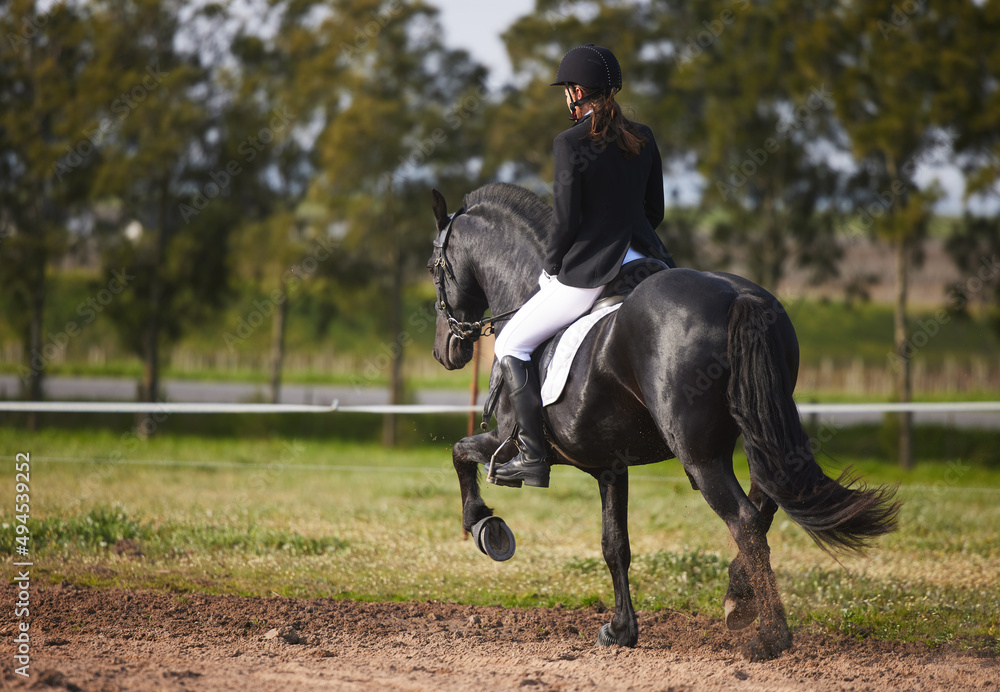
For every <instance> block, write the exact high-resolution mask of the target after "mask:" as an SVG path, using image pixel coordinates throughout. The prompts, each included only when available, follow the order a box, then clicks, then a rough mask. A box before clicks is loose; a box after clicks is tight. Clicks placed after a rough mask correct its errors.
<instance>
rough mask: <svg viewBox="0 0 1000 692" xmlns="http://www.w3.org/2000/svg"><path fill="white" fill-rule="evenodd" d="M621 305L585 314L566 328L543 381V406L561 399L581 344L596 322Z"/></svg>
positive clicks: (617, 304)
mask: <svg viewBox="0 0 1000 692" xmlns="http://www.w3.org/2000/svg"><path fill="white" fill-rule="evenodd" d="M621 306H622V303H616V304H614V305H610V306H608V307H606V308H602V309H601V310H598V311H597V312H595V313H593V314H590V315H584V316H583V317H581V318H580V319H578V320H577V321H576V322H574V323H573V324H571V325H570V326H569V327H568V328H567V329H566V332H565V333H564V334H563V335H562V338H561V339H560V340H559V343H558V344H556V352H555V353H554V354H553V356H552V362H551V363H549V369H548V370H547V372H546V375H545V382H544V383H542V406H548V405H549V404H554V403H555V402H556V401H558V400H559V397H561V396H562V393H563V388H564V387H565V386H566V380H567V378H568V377H569V369H570V367H572V365H573V359H574V358H575V357H576V352H577V350H578V349H579V348H580V344H582V343H583V340H584V338H585V337H586V336H587V334H588V333H589V332H590V330H591V329H592V328H593V326H594V325H595V324H597V323H598V322H600V321H601V319H602V318H604V317H605V316H606V315H609V314H611V313H612V312H614V311H615V310H617V309H618V308H620V307H621Z"/></svg>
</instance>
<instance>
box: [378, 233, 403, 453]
mask: <svg viewBox="0 0 1000 692" xmlns="http://www.w3.org/2000/svg"><path fill="white" fill-rule="evenodd" d="M390 254H391V257H390V262H391V265H390V268H389V276H390V277H391V278H390V284H389V293H390V296H389V333H390V334H392V335H393V341H392V345H391V346H390V353H389V357H390V369H389V404H390V405H393V406H395V405H397V404H401V403H403V339H402V336H401V335H402V333H403V277H402V273H403V267H402V261H401V258H400V251H399V244H398V243H393V244H392V248H391V250H390ZM382 443H383V444H385V445H387V446H393V445H395V444H396V416H395V414H391V413H390V414H388V415H386V416H385V418H384V419H383V428H382Z"/></svg>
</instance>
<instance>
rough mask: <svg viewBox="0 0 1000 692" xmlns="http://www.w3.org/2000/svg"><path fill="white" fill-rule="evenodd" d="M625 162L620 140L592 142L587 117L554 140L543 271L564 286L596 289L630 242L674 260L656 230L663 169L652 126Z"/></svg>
mask: <svg viewBox="0 0 1000 692" xmlns="http://www.w3.org/2000/svg"><path fill="white" fill-rule="evenodd" d="M639 132H640V133H641V135H642V136H643V137H644V138H645V140H646V144H645V145H643V147H642V149H641V150H640V151H639V153H638V154H637V155H636V156H633V157H632V158H629V159H626V158H625V156H624V152H622V150H621V149H620V148H619V147H618V145H617V143H615V142H614V141H611V142H609V143H606V144H605V143H604V142H601V141H594V140H592V139H590V137H589V134H590V116H587V117H584V118H581V119H580V120H579V121H578V122H577V123H576V124H575V125H574V126H573V127H571V128H570V129H568V130H566V131H565V132H562V133H560V134H559V135H558V136H557V137H556V139H555V142H554V143H553V151H554V154H555V180H554V182H553V198H554V199H553V207H554V209H553V211H554V214H553V216H552V228H551V230H550V233H549V241H548V248H547V251H546V254H545V271H547V272H548V273H549V274H551V275H553V276H556V275H558V277H559V281H560V282H561V283H563V284H565V285H567V286H577V287H580V288H596V287H597V286H602V285H604V284H606V283H608V282H609V281H611V280H612V279H613V278H614V277H615V275H616V274H617V273H618V269H619V268H620V267H621V263H622V260H623V259H624V257H625V253H626V252H627V251H628V248H629V245H630V244H631V245H632V247H634V248H635V249H636V250H637V251H638V252H641V253H643V254H644V255H646V256H647V257H655V258H657V259H662V260H664V261H667V263H668V264H670V265H673V260H672V259H669V258H670V253H668V252H667V249H666V247H664V245H663V242H662V241H661V240H660V238H659V237H658V236H657V235H656V232H655V231H654V229H655V228H656V227H657V226H658V225H659V224H660V222H661V221H663V169H662V163H661V161H660V151H659V149H658V148H657V147H656V140H655V139H654V138H653V133H652V131H651V130H650V129H649V128H648V127H646V126H645V125H639Z"/></svg>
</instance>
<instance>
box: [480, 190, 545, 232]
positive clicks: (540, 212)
mask: <svg viewBox="0 0 1000 692" xmlns="http://www.w3.org/2000/svg"><path fill="white" fill-rule="evenodd" d="M464 203H465V209H466V211H468V212H472V211H473V209H475V212H474V213H475V214H476V215H478V216H481V217H482V218H483V220H484V221H487V222H490V223H492V224H493V225H496V226H498V227H507V228H509V227H510V223H511V220H512V219H513V220H515V221H520V222H521V224H520V225H523V226H524V230H522V229H512V230H515V232H518V233H521V234H530V237H533V238H534V239H535V240H537V241H538V242H539V243H543V242H544V240H545V238H546V237H547V236H548V232H549V225H550V224H551V221H552V207H550V206H549V205H548V204H547V203H546V202H545V200H543V199H542V198H541V197H539V196H538V195H536V194H535V193H534V192H532V191H531V190H528V189H527V188H523V187H521V186H519V185H512V184H511V183H488V184H486V185H483V186H482V187H480V188H477V189H475V190H473V191H472V192H470V193H469V194H467V195H466V196H465V202H464ZM500 224H502V225H500ZM526 232H528V233H526Z"/></svg>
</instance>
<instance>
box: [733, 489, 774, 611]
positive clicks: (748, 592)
mask: <svg viewBox="0 0 1000 692" xmlns="http://www.w3.org/2000/svg"><path fill="white" fill-rule="evenodd" d="M749 499H750V502H752V503H753V504H754V506H756V507H757V509H758V510H760V521H759V524H760V527H761V529H762V530H763V532H764V533H765V534H766V533H767V532H768V530H770V528H771V521H772V520H773V519H774V513H775V512H776V511H777V510H778V505H777V503H776V502H775V501H774V500H772V499H771V498H770V497H768V496H767V495H765V494H764V492H763V491H762V490H761V489H760V486H758V485H757V484H756V483H755V482H753V481H751V482H750V492H749ZM724 604H725V612H726V627H728V628H729V629H731V630H741V629H744V628H746V627H749V626H750V625H752V624H753V622H754V620H756V619H757V603H756V600H755V599H754V591H753V584H752V583H751V581H750V574H749V572H748V567H747V559H746V558H745V557H744V555H743V552H742V551H740V552H739V553H737V555H736V558H735V559H734V560H733V561H732V562H731V563H729V589H728V590H727V591H726V598H725V601H724Z"/></svg>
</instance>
